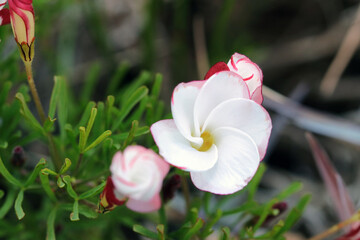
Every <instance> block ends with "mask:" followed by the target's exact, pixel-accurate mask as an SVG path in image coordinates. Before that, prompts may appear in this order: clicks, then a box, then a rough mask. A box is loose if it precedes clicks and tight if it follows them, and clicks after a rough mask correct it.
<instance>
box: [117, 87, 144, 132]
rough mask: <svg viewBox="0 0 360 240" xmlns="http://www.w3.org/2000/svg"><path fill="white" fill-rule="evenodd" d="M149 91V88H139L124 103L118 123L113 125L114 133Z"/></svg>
mask: <svg viewBox="0 0 360 240" xmlns="http://www.w3.org/2000/svg"><path fill="white" fill-rule="evenodd" d="M148 92H149V90H148V89H147V87H145V86H142V87H140V88H138V89H137V90H136V91H135V92H134V93H133V94H132V95H131V96H130V97H129V98H128V99H127V100H126V102H125V103H124V105H123V107H122V108H121V111H120V115H119V117H118V118H117V120H116V122H115V123H114V124H113V128H112V131H115V130H117V129H118V128H119V127H120V125H121V123H122V121H123V120H124V119H125V117H126V116H127V115H128V114H129V112H130V111H131V109H133V107H134V106H135V105H136V104H137V103H138V102H140V101H141V99H142V98H144V97H145V96H146V95H147V94H148Z"/></svg>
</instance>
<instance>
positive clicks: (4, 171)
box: [0, 157, 22, 187]
mask: <svg viewBox="0 0 360 240" xmlns="http://www.w3.org/2000/svg"><path fill="white" fill-rule="evenodd" d="M0 173H1V175H2V176H3V177H4V178H5V179H6V180H7V181H8V182H9V183H11V184H13V185H15V186H18V187H21V186H22V184H21V182H20V181H19V180H17V179H16V178H14V177H13V175H11V173H10V172H9V171H8V170H7V169H6V167H5V165H4V163H3V161H2V159H1V157H0Z"/></svg>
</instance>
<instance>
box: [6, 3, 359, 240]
mask: <svg viewBox="0 0 360 240" xmlns="http://www.w3.org/2000/svg"><path fill="white" fill-rule="evenodd" d="M358 7H359V1H356V0H303V1H286V0H266V1H265V0H97V1H94V0H87V1H82V0H78V1H74V0H36V1H34V8H35V13H36V58H35V60H34V71H35V80H36V81H37V83H38V90H39V92H40V95H41V98H42V99H43V102H44V103H47V102H48V99H49V98H50V94H51V88H52V86H53V81H52V79H53V75H55V74H56V75H64V76H66V78H67V79H68V82H69V84H70V85H71V87H73V88H75V89H80V88H82V86H83V84H84V81H87V77H86V76H87V74H88V72H89V71H96V72H97V73H98V76H99V79H101V80H100V81H98V82H96V83H95V84H97V85H96V89H97V90H96V92H95V93H94V94H93V96H92V99H93V100H103V99H105V98H106V94H107V91H106V89H108V87H109V84H110V82H111V78H112V76H113V75H114V73H116V71H117V69H119V68H126V71H123V74H124V76H123V79H124V81H123V83H122V84H123V85H125V84H126V83H128V82H130V81H131V80H132V79H134V78H135V77H136V76H137V75H138V74H139V73H140V72H141V71H144V70H147V71H150V72H159V73H161V74H163V76H164V84H163V89H162V93H161V95H162V99H163V100H164V102H165V106H166V108H167V109H168V112H170V104H169V103H170V96H171V93H172V90H173V88H174V87H175V86H176V85H177V84H178V83H180V82H187V81H191V80H196V79H202V78H203V77H204V75H205V73H206V72H207V70H208V69H209V67H210V66H211V65H212V64H214V63H216V62H218V61H224V62H227V61H228V60H229V59H230V57H231V55H232V54H233V53H234V52H239V53H241V54H245V55H246V56H248V57H249V58H250V59H251V60H252V61H253V62H256V63H257V64H258V65H259V66H260V67H261V69H262V70H263V73H264V85H265V86H266V87H265V88H264V90H263V94H264V96H265V101H264V106H265V108H266V109H267V110H268V111H269V112H270V114H271V116H272V119H273V125H274V130H273V134H272V137H271V140H270V143H269V149H268V153H267V156H266V159H265V160H264V161H265V162H266V164H267V165H268V170H267V172H266V173H265V176H264V178H263V180H262V183H261V188H260V191H259V193H258V196H257V199H258V200H259V201H261V199H262V198H264V199H268V196H269V195H270V196H272V195H274V193H276V192H279V191H281V190H282V189H283V188H285V186H287V185H288V184H289V183H290V182H292V181H297V180H299V181H301V182H303V184H304V189H303V191H302V193H304V192H310V193H312V194H313V199H312V201H311V203H310V206H309V207H308V209H307V211H306V212H305V214H304V217H303V219H302V220H301V221H300V222H299V223H298V224H297V228H296V229H294V232H297V233H298V235H299V237H301V236H303V237H304V236H305V237H308V236H312V235H314V234H316V233H319V232H321V231H323V230H325V229H327V228H328V227H330V226H331V225H332V224H335V223H337V222H339V221H340V219H339V217H338V214H337V210H336V208H335V205H334V203H333V201H332V199H331V197H330V195H329V193H328V192H327V190H326V188H325V186H324V182H323V180H322V178H321V175H320V174H319V170H318V169H317V166H316V164H315V160H314V157H313V155H312V152H311V150H310V147H309V144H308V142H307V141H306V138H305V136H304V133H305V132H306V131H310V132H314V133H315V135H316V137H317V139H318V141H319V142H320V144H321V145H322V146H323V147H324V149H325V150H326V152H327V153H328V155H329V158H330V159H331V162H332V163H333V165H334V166H335V168H336V169H337V171H338V172H339V174H340V176H341V177H342V178H343V179H344V183H345V185H346V187H347V189H348V192H349V194H350V196H351V199H352V200H353V202H354V204H355V207H359V197H360V191H359V190H358V189H359V186H360V166H359V165H360V154H359V150H360V149H359V145H360V127H359V124H360V108H359V103H360V81H359V78H360V67H359V66H360V51H359V49H358V46H359V38H360V11H359V10H358ZM10 31H11V30H10V28H5V27H3V28H0V38H1V45H3V46H2V55H1V56H0V60H1V61H2V62H3V63H6V62H11V61H19V59H18V56H17V52H16V51H17V49H16V48H17V46H16V45H15V42H14V41H13V38H12V36H11V33H10ZM19 65H21V63H20V61H19ZM1 72H2V73H1ZM0 74H3V75H4V74H7V75H9V76H19V75H21V74H22V75H24V73H21V72H20V73H19V72H17V71H16V70H15V69H6V68H5V64H3V65H2V66H1V68H0ZM24 76H25V75H24ZM121 86H122V85H119V86H113V87H115V88H119V89H120V88H121ZM110 87H111V86H110ZM112 91H115V89H112ZM298 197H299V195H295V196H293V198H294V202H295V200H297V199H298ZM291 201H292V199H290V200H289V202H288V204H289V205H291V204H292V202H291Z"/></svg>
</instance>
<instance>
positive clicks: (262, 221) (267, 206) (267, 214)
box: [253, 199, 278, 233]
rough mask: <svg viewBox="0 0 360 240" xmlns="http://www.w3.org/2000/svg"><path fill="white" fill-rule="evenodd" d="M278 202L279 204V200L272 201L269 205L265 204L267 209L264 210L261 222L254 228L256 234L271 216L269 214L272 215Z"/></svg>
mask: <svg viewBox="0 0 360 240" xmlns="http://www.w3.org/2000/svg"><path fill="white" fill-rule="evenodd" d="M277 202H278V200H277V199H272V200H271V201H269V202H268V203H266V204H265V207H264V209H263V210H262V213H261V215H260V217H259V220H258V221H257V222H256V224H255V226H254V227H253V232H254V233H255V232H256V231H257V230H258V229H259V227H261V225H262V224H263V223H264V221H265V220H266V217H267V216H269V214H271V211H272V206H273V205H274V204H275V203H277Z"/></svg>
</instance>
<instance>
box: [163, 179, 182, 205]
mask: <svg viewBox="0 0 360 240" xmlns="http://www.w3.org/2000/svg"><path fill="white" fill-rule="evenodd" d="M180 186H181V177H180V175H178V174H175V175H174V176H172V177H171V178H169V179H168V180H167V181H166V182H165V183H164V185H163V188H162V195H163V203H166V202H168V201H169V200H171V199H173V198H174V196H175V192H176V190H177V189H179V188H180Z"/></svg>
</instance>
